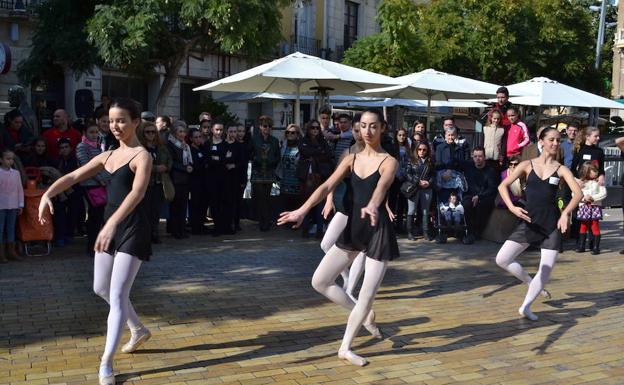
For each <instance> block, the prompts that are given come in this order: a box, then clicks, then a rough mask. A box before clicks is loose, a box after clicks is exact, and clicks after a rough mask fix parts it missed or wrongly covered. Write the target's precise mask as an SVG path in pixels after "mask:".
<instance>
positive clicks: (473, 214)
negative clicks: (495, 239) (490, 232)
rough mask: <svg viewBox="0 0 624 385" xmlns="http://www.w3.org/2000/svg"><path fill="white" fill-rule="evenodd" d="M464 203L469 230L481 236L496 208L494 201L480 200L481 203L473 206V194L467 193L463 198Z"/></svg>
mask: <svg viewBox="0 0 624 385" xmlns="http://www.w3.org/2000/svg"><path fill="white" fill-rule="evenodd" d="M462 205H463V206H464V216H465V218H466V225H467V226H468V232H469V233H471V234H473V235H475V236H481V233H482V232H483V230H484V229H485V226H486V225H487V222H488V220H489V219H490V214H492V211H493V210H494V201H490V200H487V201H482V200H479V203H477V205H476V206H474V207H473V206H472V196H470V195H466V196H464V199H462Z"/></svg>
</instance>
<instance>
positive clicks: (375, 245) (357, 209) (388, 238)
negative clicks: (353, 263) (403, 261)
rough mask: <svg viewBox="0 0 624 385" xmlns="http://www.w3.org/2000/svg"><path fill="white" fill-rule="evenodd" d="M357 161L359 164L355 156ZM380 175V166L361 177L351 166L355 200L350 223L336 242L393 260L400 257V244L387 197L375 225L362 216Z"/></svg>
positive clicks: (380, 258)
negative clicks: (362, 211) (387, 204)
mask: <svg viewBox="0 0 624 385" xmlns="http://www.w3.org/2000/svg"><path fill="white" fill-rule="evenodd" d="M384 160H385V159H384ZM353 163H354V164H355V156H354V158H353ZM381 163H383V161H382V162H381ZM381 163H380V164H379V165H380V167H381ZM380 177H381V174H380V173H379V168H378V169H377V171H375V172H374V173H372V174H371V175H369V176H367V177H366V178H360V177H359V176H358V175H357V174H356V173H355V172H354V171H353V166H351V180H350V185H351V192H352V196H351V198H352V200H351V207H350V208H349V209H350V210H349V213H348V214H347V215H348V217H349V219H348V220H347V226H346V227H345V229H344V231H343V232H342V234H340V236H339V237H338V240H337V241H336V246H337V247H339V248H341V249H344V250H349V251H360V252H363V253H364V254H365V255H366V256H367V257H369V258H373V259H376V260H378V261H391V260H393V259H396V258H398V257H399V245H398V244H397V240H396V234H395V233H394V226H393V224H392V222H391V221H390V217H389V216H388V211H387V210H386V206H385V201H386V199H387V198H386V199H384V201H383V202H384V203H383V204H382V205H381V206H380V207H379V208H378V210H379V214H378V216H377V224H376V225H375V226H371V224H370V218H369V217H366V218H365V219H362V218H361V209H362V208H364V207H366V206H367V205H368V202H369V201H370V199H371V197H372V196H373V192H374V191H375V188H376V187H377V183H378V182H379V178H380Z"/></svg>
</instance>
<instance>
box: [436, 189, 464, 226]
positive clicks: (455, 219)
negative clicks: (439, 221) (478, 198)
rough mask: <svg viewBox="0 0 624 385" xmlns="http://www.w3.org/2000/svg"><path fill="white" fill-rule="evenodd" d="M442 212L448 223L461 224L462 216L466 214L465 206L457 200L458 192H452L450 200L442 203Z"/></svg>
mask: <svg viewBox="0 0 624 385" xmlns="http://www.w3.org/2000/svg"><path fill="white" fill-rule="evenodd" d="M439 209H440V213H441V214H442V215H443V216H444V220H445V221H446V223H447V224H448V225H452V226H456V225H459V224H461V217H462V215H464V206H462V204H461V202H458V200H457V193H456V192H454V191H453V192H451V194H450V195H449V198H448V202H442V203H440V207H439Z"/></svg>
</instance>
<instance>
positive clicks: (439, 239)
mask: <svg viewBox="0 0 624 385" xmlns="http://www.w3.org/2000/svg"><path fill="white" fill-rule="evenodd" d="M446 240H447V237H446V234H444V233H441V234H438V236H437V238H436V243H446Z"/></svg>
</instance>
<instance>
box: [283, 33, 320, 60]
mask: <svg viewBox="0 0 624 385" xmlns="http://www.w3.org/2000/svg"><path fill="white" fill-rule="evenodd" d="M297 51H299V52H301V53H305V54H308V55H312V56H319V55H320V54H321V41H320V40H317V39H313V38H310V37H306V36H295V35H292V36H290V40H289V41H288V42H286V43H284V44H282V52H281V53H282V55H288V54H291V53H293V52H297Z"/></svg>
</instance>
